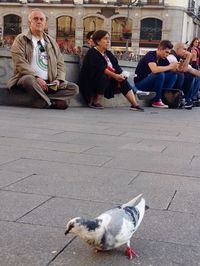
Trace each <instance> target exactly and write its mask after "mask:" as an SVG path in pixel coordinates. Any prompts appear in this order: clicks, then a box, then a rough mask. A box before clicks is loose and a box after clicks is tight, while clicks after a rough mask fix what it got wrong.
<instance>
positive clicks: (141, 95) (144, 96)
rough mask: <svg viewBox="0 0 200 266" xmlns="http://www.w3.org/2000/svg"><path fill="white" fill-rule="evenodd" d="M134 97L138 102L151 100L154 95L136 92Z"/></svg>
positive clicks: (153, 93)
mask: <svg viewBox="0 0 200 266" xmlns="http://www.w3.org/2000/svg"><path fill="white" fill-rule="evenodd" d="M136 95H137V97H138V99H139V100H147V99H148V100H151V99H153V98H154V97H155V95H156V93H155V92H152V91H140V90H137V91H136Z"/></svg>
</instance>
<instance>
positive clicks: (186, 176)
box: [105, 166, 200, 179]
mask: <svg viewBox="0 0 200 266" xmlns="http://www.w3.org/2000/svg"><path fill="white" fill-rule="evenodd" d="M105 168H108V169H112V168H113V167H108V166H106V167H105ZM114 169H120V170H124V171H135V172H141V173H149V174H156V175H169V176H172V175H173V176H178V177H185V178H197V179H199V178H200V176H194V175H183V174H178V173H167V172H155V171H147V170H141V169H126V168H121V167H115V168H114Z"/></svg>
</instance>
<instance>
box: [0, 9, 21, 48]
mask: <svg viewBox="0 0 200 266" xmlns="http://www.w3.org/2000/svg"><path fill="white" fill-rule="evenodd" d="M3 20H4V31H3V32H4V39H5V43H7V44H9V45H11V44H12V42H13V41H14V38H15V37H16V36H17V35H18V34H19V33H21V31H22V27H21V23H22V21H21V17H19V16H17V15H13V14H11V15H7V16H4V18H3Z"/></svg>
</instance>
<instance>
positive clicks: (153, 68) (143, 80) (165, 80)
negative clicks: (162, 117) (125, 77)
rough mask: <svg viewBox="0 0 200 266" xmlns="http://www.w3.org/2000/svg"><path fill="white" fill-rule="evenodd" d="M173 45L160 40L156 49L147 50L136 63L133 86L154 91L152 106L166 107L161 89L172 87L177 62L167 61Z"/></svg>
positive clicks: (174, 80) (175, 76)
mask: <svg viewBox="0 0 200 266" xmlns="http://www.w3.org/2000/svg"><path fill="white" fill-rule="evenodd" d="M172 48H173V45H172V43H171V42H170V41H168V40H163V41H161V42H160V44H159V46H158V48H157V50H156V51H149V52H148V53H147V54H146V55H145V56H144V57H143V58H142V59H141V60H140V61H139V63H138V65H137V67H136V70H135V74H136V76H135V78H134V82H135V86H136V87H137V89H138V90H141V91H155V92H156V96H155V98H154V102H153V104H152V106H153V107H158V108H168V106H167V105H165V104H163V102H162V100H161V98H162V90H163V89H164V88H167V89H170V88H173V86H174V83H175V82H176V78H177V75H176V73H175V72H172V71H175V70H176V69H177V67H178V64H179V63H177V62H175V63H171V64H170V63H169V61H168V60H167V58H166V57H167V55H169V53H170V51H171V49H172Z"/></svg>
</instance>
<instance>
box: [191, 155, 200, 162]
mask: <svg viewBox="0 0 200 266" xmlns="http://www.w3.org/2000/svg"><path fill="white" fill-rule="evenodd" d="M196 157H199V156H197V155H193V156H192V158H191V160H190V162H189V164H192V161H193V160H194V159H195V158H196Z"/></svg>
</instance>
